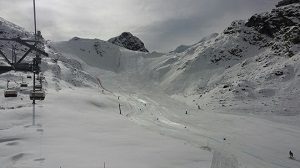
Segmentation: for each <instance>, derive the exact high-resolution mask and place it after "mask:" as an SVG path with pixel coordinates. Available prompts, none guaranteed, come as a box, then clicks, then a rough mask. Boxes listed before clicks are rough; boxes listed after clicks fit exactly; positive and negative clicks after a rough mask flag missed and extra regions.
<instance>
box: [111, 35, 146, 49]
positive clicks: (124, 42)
mask: <svg viewBox="0 0 300 168" xmlns="http://www.w3.org/2000/svg"><path fill="white" fill-rule="evenodd" d="M108 41H109V42H111V43H113V44H115V45H118V46H120V47H124V48H127V49H129V50H133V51H141V52H149V51H148V50H147V49H146V48H145V45H144V43H143V42H142V41H141V40H140V39H139V38H138V37H136V36H133V35H132V34H131V33H129V32H124V33H122V34H121V35H120V36H118V37H114V38H111V39H109V40H108Z"/></svg>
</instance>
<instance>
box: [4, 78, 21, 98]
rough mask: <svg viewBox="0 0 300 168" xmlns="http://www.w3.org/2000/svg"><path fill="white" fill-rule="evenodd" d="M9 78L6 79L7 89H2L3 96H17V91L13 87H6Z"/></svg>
mask: <svg viewBox="0 0 300 168" xmlns="http://www.w3.org/2000/svg"><path fill="white" fill-rule="evenodd" d="M9 82H10V81H9V80H8V81H7V89H6V90H5V91H4V97H17V96H18V92H17V90H15V89H11V88H9V87H8V85H9Z"/></svg>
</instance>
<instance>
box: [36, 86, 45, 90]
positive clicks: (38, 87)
mask: <svg viewBox="0 0 300 168" xmlns="http://www.w3.org/2000/svg"><path fill="white" fill-rule="evenodd" d="M35 88H36V89H37V90H41V89H42V88H43V86H42V85H35Z"/></svg>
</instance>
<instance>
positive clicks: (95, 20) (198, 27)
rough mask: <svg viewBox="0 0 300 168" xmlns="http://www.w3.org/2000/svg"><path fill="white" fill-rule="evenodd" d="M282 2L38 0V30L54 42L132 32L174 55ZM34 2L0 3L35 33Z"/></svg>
mask: <svg viewBox="0 0 300 168" xmlns="http://www.w3.org/2000/svg"><path fill="white" fill-rule="evenodd" d="M277 1H278V0H36V4H37V18H38V29H40V30H41V31H42V34H43V36H44V37H45V38H47V39H50V40H53V41H61V40H69V39H70V38H72V37H74V36H78V37H83V38H99V39H102V40H108V39H109V38H111V37H114V36H117V35H119V34H121V33H122V32H124V31H129V32H131V33H133V34H134V35H136V36H138V37H139V38H140V39H142V41H144V43H145V45H146V47H147V48H148V49H150V50H151V51H153V50H157V51H163V52H165V51H170V50H172V49H174V48H176V47H177V46H178V45H180V44H193V43H195V42H197V41H199V40H200V39H201V38H202V37H204V36H207V35H209V34H211V33H214V32H220V31H222V30H223V29H224V28H225V27H226V26H228V25H229V24H230V23H231V22H232V21H233V20H236V19H247V18H249V17H250V16H251V15H252V14H254V13H257V12H264V11H266V10H270V9H272V8H273V7H274V5H275V4H276V3H277ZM32 15H33V12H32V0H0V17H2V18H4V19H7V20H9V21H11V22H14V23H16V24H18V25H19V26H22V27H24V28H26V29H27V30H29V31H33V26H32V25H33V19H32Z"/></svg>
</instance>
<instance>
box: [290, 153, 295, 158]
mask: <svg viewBox="0 0 300 168" xmlns="http://www.w3.org/2000/svg"><path fill="white" fill-rule="evenodd" d="M290 159H294V154H293V152H292V151H290Z"/></svg>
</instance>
